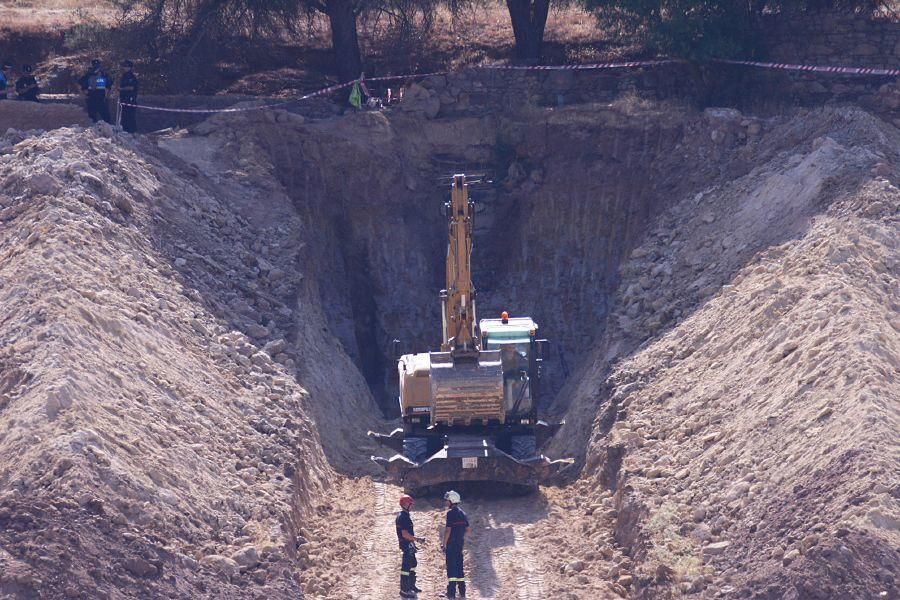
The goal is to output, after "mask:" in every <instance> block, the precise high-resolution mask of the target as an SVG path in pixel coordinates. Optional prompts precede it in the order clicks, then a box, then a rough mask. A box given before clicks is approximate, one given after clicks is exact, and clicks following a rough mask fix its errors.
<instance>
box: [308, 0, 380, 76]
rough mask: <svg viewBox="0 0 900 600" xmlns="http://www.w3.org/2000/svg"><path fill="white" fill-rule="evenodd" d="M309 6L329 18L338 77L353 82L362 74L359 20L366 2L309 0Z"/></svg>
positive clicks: (353, 0) (354, 0) (355, 0)
mask: <svg viewBox="0 0 900 600" xmlns="http://www.w3.org/2000/svg"><path fill="white" fill-rule="evenodd" d="M308 1H309V5H310V6H311V7H312V8H314V9H315V10H317V11H319V12H321V13H322V14H324V15H325V16H327V17H328V24H329V25H330V27H331V47H332V49H333V50H334V58H335V63H336V65H337V70H338V77H339V78H340V80H341V81H342V82H344V81H353V80H354V79H356V78H358V77H359V75H360V73H361V72H362V54H361V53H360V51H359V33H358V31H357V18H358V17H359V14H360V12H361V11H362V10H363V8H364V5H365V4H366V3H365V2H364V0H308Z"/></svg>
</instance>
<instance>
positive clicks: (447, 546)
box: [441, 490, 469, 598]
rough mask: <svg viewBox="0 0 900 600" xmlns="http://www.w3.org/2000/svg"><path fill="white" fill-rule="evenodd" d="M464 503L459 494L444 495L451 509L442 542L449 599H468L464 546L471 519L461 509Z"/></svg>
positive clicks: (448, 493) (449, 493)
mask: <svg viewBox="0 0 900 600" xmlns="http://www.w3.org/2000/svg"><path fill="white" fill-rule="evenodd" d="M461 501H462V499H461V498H460V496H459V494H458V493H457V492H454V491H453V490H450V491H449V492H447V493H446V494H444V502H445V503H446V505H447V508H448V509H449V510H448V511H447V526H446V527H445V528H444V537H443V539H442V540H441V550H443V551H444V553H445V554H446V556H447V597H448V598H456V591H457V590H459V597H460V598H465V597H466V579H465V574H464V573H463V544H464V542H465V541H466V532H467V531H468V530H469V518H468V517H467V516H466V513H464V512H463V511H462V509H461V508H460V507H459V503H460V502H461Z"/></svg>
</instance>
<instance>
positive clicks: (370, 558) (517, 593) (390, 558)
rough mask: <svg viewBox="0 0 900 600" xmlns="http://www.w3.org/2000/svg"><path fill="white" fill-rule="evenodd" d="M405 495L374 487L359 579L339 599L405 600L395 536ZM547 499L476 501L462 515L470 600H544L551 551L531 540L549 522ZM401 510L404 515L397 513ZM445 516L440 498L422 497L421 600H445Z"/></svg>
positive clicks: (354, 564)
mask: <svg viewBox="0 0 900 600" xmlns="http://www.w3.org/2000/svg"><path fill="white" fill-rule="evenodd" d="M401 493H402V490H400V489H399V488H397V487H395V486H390V485H385V484H381V483H375V484H374V486H373V499H374V500H373V502H372V509H371V510H370V511H369V514H370V515H372V518H371V519H370V520H369V521H368V523H367V524H366V526H365V527H366V529H365V531H364V534H363V543H362V545H361V550H360V555H359V556H358V557H356V558H355V559H354V560H351V561H350V563H349V566H348V568H350V569H353V571H354V573H353V575H352V577H351V578H350V580H349V583H348V584H347V586H346V587H345V588H344V589H341V590H337V592H336V594H337V595H335V594H332V597H344V598H359V599H365V600H394V599H396V598H399V594H398V590H399V578H400V576H399V572H400V552H399V550H398V549H397V542H396V533H395V531H394V515H395V514H396V510H394V504H395V502H394V499H395V498H399V496H400V494H401ZM545 506H546V505H545V502H544V500H543V497H542V496H529V497H524V498H504V499H477V498H472V499H469V500H468V501H466V502H464V504H463V508H464V510H465V511H466V512H467V514H468V515H469V521H470V523H471V529H470V535H469V539H468V540H467V543H466V562H465V565H466V580H467V583H468V598H470V599H475V600H488V599H490V600H538V599H541V598H544V597H545V594H546V586H545V584H544V563H543V561H542V560H541V557H542V556H543V555H544V553H545V552H546V550H545V549H542V548H540V547H539V545H538V544H536V543H535V540H533V539H532V538H531V536H530V533H531V529H532V528H533V527H534V525H535V524H536V523H538V522H540V521H541V520H542V519H543V518H544V517H545V516H546V508H545ZM397 510H399V508H398V509H397ZM444 515H445V510H444V509H443V507H441V506H439V505H438V502H437V501H436V500H434V499H428V498H419V499H417V504H416V505H415V506H414V508H413V522H414V523H415V525H416V534H417V535H421V536H424V537H425V538H426V540H427V541H426V543H425V544H421V545H420V549H419V553H418V559H419V566H418V569H417V572H418V576H419V577H418V586H419V587H420V588H421V589H422V590H423V591H422V593H420V594H419V598H422V599H424V598H440V597H442V596H443V595H444V593H445V591H446V585H447V578H446V571H445V567H444V564H445V563H444V555H443V553H442V552H441V550H440V536H441V533H442V532H443V528H444Z"/></svg>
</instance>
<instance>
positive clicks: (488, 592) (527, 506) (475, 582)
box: [465, 494, 548, 598]
mask: <svg viewBox="0 0 900 600" xmlns="http://www.w3.org/2000/svg"><path fill="white" fill-rule="evenodd" d="M466 504H467V505H468V506H467V513H468V516H469V523H470V526H469V535H468V538H469V539H467V540H466V547H467V548H466V550H467V552H466V563H465V565H466V574H467V575H466V581H467V583H468V585H469V586H471V587H472V588H474V589H475V590H477V592H478V594H479V596H481V597H482V598H496V597H497V596H498V595H499V594H500V591H501V588H502V587H503V585H502V584H503V582H502V581H501V580H500V574H499V573H498V572H497V568H498V565H497V564H495V561H496V560H497V558H498V557H499V556H501V555H502V554H503V550H502V549H504V548H507V549H508V550H509V551H515V546H516V544H517V540H516V534H515V526H516V525H525V524H529V523H536V522H538V521H540V520H542V519H544V518H546V516H547V512H548V511H547V501H546V499H545V498H544V496H543V495H542V494H535V495H531V496H522V497H518V498H490V499H479V498H474V499H470V500H469V501H468V502H467V503H466ZM519 539H520V540H521V537H520V538H519ZM511 560H513V559H512V558H511Z"/></svg>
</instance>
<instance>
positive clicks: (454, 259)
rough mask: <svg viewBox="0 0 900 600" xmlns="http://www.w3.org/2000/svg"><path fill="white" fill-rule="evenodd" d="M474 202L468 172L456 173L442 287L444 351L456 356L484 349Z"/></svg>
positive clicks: (449, 208) (474, 353)
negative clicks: (474, 272)
mask: <svg viewBox="0 0 900 600" xmlns="http://www.w3.org/2000/svg"><path fill="white" fill-rule="evenodd" d="M473 206H474V205H473V203H472V202H470V201H469V188H468V186H467V184H466V176H465V175H454V176H453V190H452V193H451V195H450V202H449V204H448V205H447V217H448V221H449V228H450V231H449V244H448V246H447V287H446V289H444V290H441V311H442V320H443V334H444V338H443V341H442V342H441V351H442V352H450V353H451V354H452V356H453V357H461V356H473V355H477V354H478V352H479V350H480V349H481V342H480V340H479V338H478V335H477V331H476V328H475V324H476V323H477V320H476V315H475V286H474V285H472V236H473V229H474V224H473V213H474V210H473Z"/></svg>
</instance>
